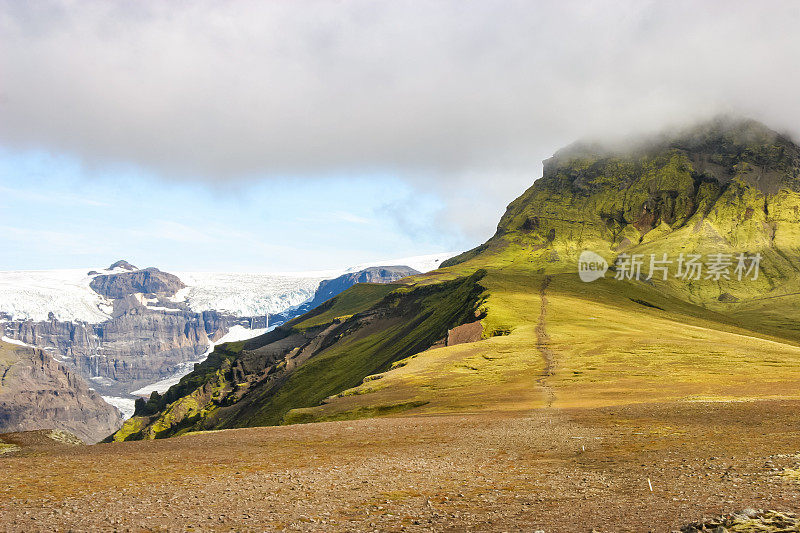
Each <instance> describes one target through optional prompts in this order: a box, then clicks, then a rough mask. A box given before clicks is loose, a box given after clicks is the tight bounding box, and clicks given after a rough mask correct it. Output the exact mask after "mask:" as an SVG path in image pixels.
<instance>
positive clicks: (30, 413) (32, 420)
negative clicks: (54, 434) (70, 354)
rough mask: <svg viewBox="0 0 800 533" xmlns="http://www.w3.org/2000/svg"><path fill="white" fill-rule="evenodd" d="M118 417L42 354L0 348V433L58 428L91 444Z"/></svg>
mask: <svg viewBox="0 0 800 533" xmlns="http://www.w3.org/2000/svg"><path fill="white" fill-rule="evenodd" d="M120 425H122V416H121V415H120V414H119V412H118V411H117V410H116V409H115V408H114V407H112V406H110V405H108V404H107V403H106V402H104V401H103V399H102V398H101V397H100V396H99V395H98V394H97V393H96V392H94V391H92V390H90V388H89V387H88V385H87V384H86V382H85V381H84V380H83V379H82V378H81V377H80V376H79V375H78V374H77V373H75V372H73V371H71V370H69V369H68V368H66V367H65V366H64V365H61V364H59V363H57V362H56V361H55V360H53V358H52V357H51V356H50V355H49V354H48V353H46V352H45V351H43V350H39V349H34V348H28V347H23V346H17V345H13V344H9V343H4V342H3V343H0V432H3V433H5V432H16V431H30V430H36V429H58V430H64V431H69V432H71V433H74V434H75V435H77V436H79V437H80V438H81V439H83V440H84V441H85V442H89V443H93V442H97V441H99V440H101V439H102V438H103V437H105V436H107V435H108V434H110V433H112V432H114V431H116V430H117V429H118V428H119V426H120Z"/></svg>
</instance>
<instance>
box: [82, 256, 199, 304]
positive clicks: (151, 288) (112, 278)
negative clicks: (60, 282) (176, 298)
mask: <svg viewBox="0 0 800 533" xmlns="http://www.w3.org/2000/svg"><path fill="white" fill-rule="evenodd" d="M115 264H116V263H115ZM112 266H113V265H112ZM89 286H90V287H91V288H92V290H94V291H95V292H96V293H98V294H100V295H102V296H105V297H106V298H111V299H120V298H125V297H126V296H130V295H131V294H160V295H164V296H172V295H173V294H175V293H176V292H178V291H179V290H180V289H183V288H184V287H186V285H184V284H183V282H182V281H181V280H180V278H179V277H178V276H176V275H174V274H169V273H168V272H162V271H160V270H159V269H157V268H154V267H150V268H145V269H143V270H136V271H133V272H121V273H119V274H101V275H99V276H97V277H95V278H94V279H93V280H92V282H91V283H90V284H89Z"/></svg>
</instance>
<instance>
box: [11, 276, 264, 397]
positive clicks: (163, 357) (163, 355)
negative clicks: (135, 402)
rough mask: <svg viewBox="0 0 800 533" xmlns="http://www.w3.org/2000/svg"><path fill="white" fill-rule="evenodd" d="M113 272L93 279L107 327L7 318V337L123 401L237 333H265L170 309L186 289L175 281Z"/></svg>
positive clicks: (219, 317) (221, 316)
mask: <svg viewBox="0 0 800 533" xmlns="http://www.w3.org/2000/svg"><path fill="white" fill-rule="evenodd" d="M108 271H109V272H110V273H106V274H93V276H94V277H93V279H92V280H91V283H90V287H91V288H92V289H93V290H95V291H96V292H97V293H98V294H100V295H102V296H104V297H105V298H106V301H107V302H109V303H110V305H111V306H112V308H113V310H112V311H111V313H110V314H111V318H110V319H109V320H106V321H104V322H100V323H97V324H89V323H86V322H67V321H59V320H56V319H55V318H54V316H53V315H52V314H51V316H50V319H49V320H46V321H32V320H14V319H12V318H11V317H9V316H6V317H3V318H5V321H4V324H3V331H4V333H3V334H4V335H6V336H7V337H9V338H11V339H14V340H18V341H21V342H23V343H26V344H29V345H33V346H36V347H39V348H47V349H49V350H50V352H49V353H51V354H53V355H54V356H55V357H57V358H58V359H59V360H60V362H61V363H62V364H64V365H67V366H68V367H69V368H71V369H72V370H74V371H75V372H77V373H78V374H79V375H81V376H82V377H83V378H84V379H86V380H88V381H89V382H90V383H91V385H92V387H94V388H95V389H97V390H98V391H99V392H101V393H102V394H103V395H107V396H123V397H125V396H127V395H128V394H129V393H130V392H131V391H134V390H137V389H139V388H140V387H142V386H145V385H149V384H152V383H154V382H157V381H160V380H162V379H164V378H167V377H169V376H172V375H173V374H174V373H175V372H176V371H178V370H179V368H180V367H181V364H182V363H187V362H191V361H197V360H198V359H200V358H201V357H202V355H203V354H204V353H206V351H207V349H208V347H209V345H210V344H211V343H212V342H213V341H216V340H217V339H219V338H220V337H222V336H223V335H224V334H225V333H226V332H227V331H228V330H229V329H230V328H231V327H232V326H234V325H242V326H244V327H248V328H250V327H254V326H255V327H265V324H264V322H265V320H264V318H263V317H259V318H260V319H261V321H260V322H259V321H258V320H257V319H253V318H249V317H244V318H242V317H235V316H233V315H230V314H226V313H220V312H217V311H204V312H201V313H197V312H194V311H192V310H191V309H190V308H189V307H188V305H187V304H185V303H183V302H173V301H171V299H170V297H171V296H173V295H174V294H175V293H176V292H177V291H178V290H180V289H182V288H184V284H183V283H182V282H181V280H180V279H179V278H178V277H177V276H175V275H173V274H169V273H167V272H162V271H160V270H158V269H156V268H146V269H143V270H138V269H136V267H134V266H133V265H131V264H130V263H127V262H126V261H117V262H116V263H114V264H113V265H111V266H110V267H109V269H108Z"/></svg>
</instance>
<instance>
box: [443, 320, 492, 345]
mask: <svg viewBox="0 0 800 533" xmlns="http://www.w3.org/2000/svg"><path fill="white" fill-rule="evenodd" d="M482 337H483V324H481V321H480V320H476V321H475V322H468V323H466V324H461V325H460V326H456V327H454V328H453V329H451V330H448V331H447V342H446V344H445V346H455V345H456V344H464V343H467V342H478V341H479V340H481V338H482Z"/></svg>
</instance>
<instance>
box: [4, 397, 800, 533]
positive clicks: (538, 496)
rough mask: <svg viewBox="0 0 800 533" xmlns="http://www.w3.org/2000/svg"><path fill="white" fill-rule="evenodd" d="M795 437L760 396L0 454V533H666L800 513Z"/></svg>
mask: <svg viewBox="0 0 800 533" xmlns="http://www.w3.org/2000/svg"><path fill="white" fill-rule="evenodd" d="M799 437H800V402H789V401H781V402H779V401H762V402H735V403H721V402H720V403H672V404H646V405H645V404H640V405H631V406H624V407H609V408H603V409H571V410H558V409H546V410H540V411H534V412H533V413H531V414H530V415H528V416H519V415H504V414H502V413H493V414H489V415H486V414H483V415H471V416H470V415H468V416H437V417H416V418H383V419H368V420H358V421H345V422H332V423H322V424H308V425H300V426H283V427H271V428H257V429H243V430H232V431H223V432H214V433H205V434H195V435H189V436H185V437H179V438H174V439H168V440H159V441H148V442H130V443H119V444H102V445H96V446H85V447H84V446H82V447H71V448H70V447H63V448H57V449H51V450H47V451H41V450H40V451H37V452H36V453H33V452H27V453H26V452H25V451H24V450H23V451H22V452H17V453H14V454H10V455H6V456H5V457H2V458H0V477H2V479H3V483H2V484H0V529H2V530H9V531H37V530H39V531H44V530H48V531H49V530H76V531H83V530H113V529H118V530H131V531H162V530H164V531H166V530H225V531H227V530H246V531H263V530H275V529H278V530H279V529H284V528H285V529H287V530H303V531H321V530H325V531H363V530H372V529H376V530H393V531H396V530H407V531H422V530H436V531H465V530H481V531H532V530H536V529H542V530H544V531H546V532H548V533H549V532H555V531H563V532H576V531H586V532H589V531H591V530H592V528H595V529H596V530H598V531H673V530H678V529H679V528H680V527H681V526H683V525H686V524H688V523H691V522H697V521H702V520H704V519H710V518H711V517H714V516H718V515H722V514H728V513H732V512H735V511H738V510H741V509H744V508H753V509H776V510H781V511H796V510H797V506H798V502H800V481H799V480H798V477H797V475H796V472H797V469H800V455H798V452H800V438H799ZM648 480H649V483H648ZM650 485H652V491H651V490H650Z"/></svg>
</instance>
